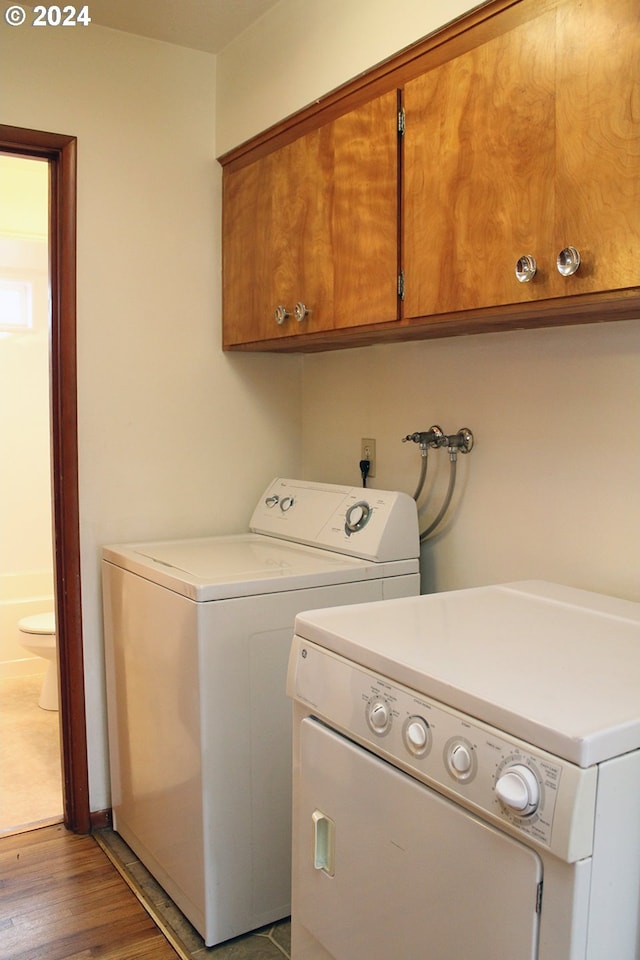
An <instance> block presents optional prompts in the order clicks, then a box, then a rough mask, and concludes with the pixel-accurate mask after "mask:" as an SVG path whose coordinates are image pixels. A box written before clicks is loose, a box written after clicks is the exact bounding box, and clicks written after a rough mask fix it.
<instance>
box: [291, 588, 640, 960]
mask: <svg viewBox="0 0 640 960" xmlns="http://www.w3.org/2000/svg"><path fill="white" fill-rule="evenodd" d="M639 689H640V604H638V603H632V602H630V601H624V600H618V599H614V598H611V597H604V596H600V595H598V594H594V593H589V592H586V591H583V590H576V589H573V588H569V587H563V586H560V585H557V584H551V583H543V582H536V581H528V582H523V583H514V584H508V585H503V586H487V587H476V588H472V589H468V590H458V591H452V592H448V593H440V594H433V595H430V596H421V597H413V598H405V599H401V600H397V601H396V600H394V601H392V602H390V603H387V604H379V603H373V604H366V605H355V606H348V607H341V608H340V609H338V610H326V609H323V610H316V611H307V612H305V613H301V614H299V615H298V616H297V617H296V636H295V638H294V641H293V645H292V650H291V660H290V667H289V679H288V690H289V694H290V696H291V697H292V698H293V700H294V708H295V709H294V739H293V744H294V819H293V838H294V840H293V851H294V856H293V909H292V917H291V933H292V951H291V956H292V960H387V958H388V957H398V958H399V960H406V958H417V957H429V960H506V958H509V960H609V958H614V957H615V960H638V957H639V956H640V816H639V815H638V811H639V810H640V698H639V696H638V691H639Z"/></svg>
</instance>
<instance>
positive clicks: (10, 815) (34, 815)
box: [0, 676, 62, 835]
mask: <svg viewBox="0 0 640 960" xmlns="http://www.w3.org/2000/svg"><path fill="white" fill-rule="evenodd" d="M41 686H42V676H29V677H16V678H13V677H11V678H3V679H1V680H0V835H1V834H3V833H13V832H17V831H19V830H22V829H25V828H28V827H32V826H36V825H37V826H40V825H43V824H46V823H55V822H58V821H60V820H62V770H61V763H60V728H59V715H58V712H57V711H51V710H43V709H42V708H41V707H39V706H38V697H39V696H40V687H41Z"/></svg>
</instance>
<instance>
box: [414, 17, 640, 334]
mask: <svg viewBox="0 0 640 960" xmlns="http://www.w3.org/2000/svg"><path fill="white" fill-rule="evenodd" d="M521 6H522V8H523V13H524V10H525V8H526V7H528V8H529V9H530V10H531V11H532V12H533V11H535V10H536V9H538V10H541V11H542V12H540V13H539V15H534V16H533V17H532V18H531V19H526V20H524V22H521V23H519V24H518V25H516V26H514V27H513V28H512V29H509V30H507V31H505V32H504V33H502V34H499V35H498V36H495V37H494V38H492V39H490V40H489V41H487V42H485V43H482V44H480V45H479V46H476V47H472V48H471V49H470V50H468V51H466V52H464V53H462V54H461V55H459V56H457V57H456V58H454V59H452V60H450V61H448V62H446V63H443V64H442V65H441V66H438V67H436V68H435V69H433V70H430V71H429V72H427V73H425V74H423V75H422V76H420V77H417V78H416V79H414V80H411V81H409V82H408V83H407V84H406V86H405V90H404V103H405V110H406V135H405V206H404V268H405V275H406V299H405V305H404V307H405V310H404V314H405V317H408V318H412V317H416V318H424V317H429V316H437V315H442V314H451V313H453V312H459V311H467V310H475V309H478V308H488V307H494V306H497V305H503V304H514V303H518V302H527V301H538V300H542V299H551V298H563V297H572V296H580V295H583V294H591V293H596V292H603V291H614V290H618V289H624V288H629V287H635V286H638V285H639V284H640V212H639V211H640V176H639V173H640V170H639V164H638V161H639V159H640V158H639V156H638V120H639V117H638V108H639V106H640V104H639V102H638V82H637V76H638V74H637V64H638V62H639V61H640V50H639V49H638V38H639V37H640V31H639V29H638V27H639V25H640V24H639V11H640V5H639V4H638V3H637V0H611V2H606V3H604V2H602V0H563V2H561V3H558V4H548V3H547V4H545V3H542V4H541V3H539V2H537V0H534V2H530V3H528V4H526V5H525V4H524V3H523V4H522V5H521ZM634 74H635V76H634ZM568 247H573V248H574V249H576V250H577V251H578V252H579V255H580V266H579V268H578V269H577V271H576V272H575V273H574V274H572V275H569V276H563V275H561V273H559V271H558V269H557V263H556V261H557V257H558V254H559V253H560V252H561V251H562V250H564V249H565V248H568ZM523 256H529V257H532V258H533V259H534V260H535V261H536V264H537V271H536V273H535V275H534V276H533V279H532V280H531V281H530V282H520V281H519V280H518V279H517V278H516V273H515V267H516V263H517V261H518V260H519V259H520V258H521V257H523ZM532 313H533V311H532Z"/></svg>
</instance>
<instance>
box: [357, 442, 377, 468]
mask: <svg viewBox="0 0 640 960" xmlns="http://www.w3.org/2000/svg"><path fill="white" fill-rule="evenodd" d="M360 459H361V460H368V461H369V463H370V464H371V466H370V467H369V476H370V477H375V475H376V442H375V440H373V439H372V438H371V437H363V438H362V439H361V441H360Z"/></svg>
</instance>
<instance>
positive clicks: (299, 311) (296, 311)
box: [293, 300, 311, 323]
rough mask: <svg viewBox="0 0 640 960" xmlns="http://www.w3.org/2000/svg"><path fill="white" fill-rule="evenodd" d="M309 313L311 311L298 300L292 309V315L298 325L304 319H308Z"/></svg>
mask: <svg viewBox="0 0 640 960" xmlns="http://www.w3.org/2000/svg"><path fill="white" fill-rule="evenodd" d="M310 313H311V311H310V310H309V309H307V307H306V306H305V305H304V303H303V302H302V300H298V302H297V303H296V305H295V307H294V308H293V315H294V317H295V318H296V320H297V321H298V323H302V321H303V320H304V318H305V317H308V316H309V314H310Z"/></svg>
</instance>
